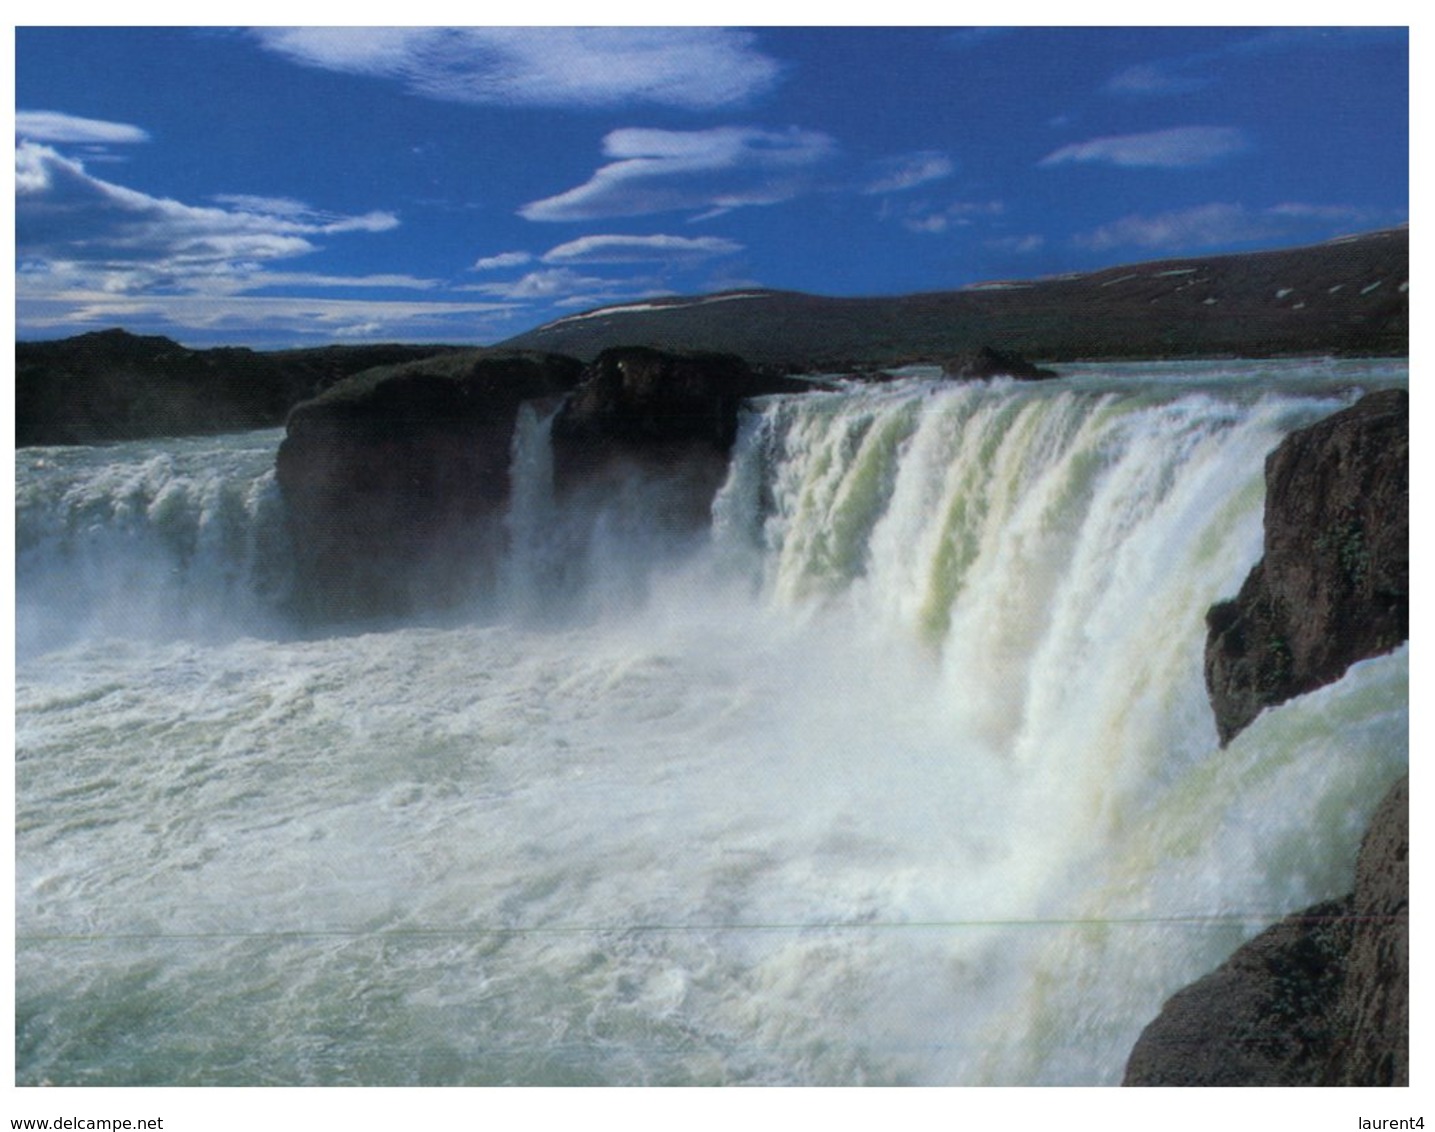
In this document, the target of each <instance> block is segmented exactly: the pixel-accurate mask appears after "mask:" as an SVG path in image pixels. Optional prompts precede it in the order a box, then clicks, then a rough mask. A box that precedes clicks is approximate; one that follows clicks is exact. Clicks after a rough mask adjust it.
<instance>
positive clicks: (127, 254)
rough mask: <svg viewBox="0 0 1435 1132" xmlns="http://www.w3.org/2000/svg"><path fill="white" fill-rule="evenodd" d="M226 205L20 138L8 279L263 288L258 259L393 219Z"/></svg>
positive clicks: (261, 202) (279, 204)
mask: <svg viewBox="0 0 1435 1132" xmlns="http://www.w3.org/2000/svg"><path fill="white" fill-rule="evenodd" d="M226 203H227V205H228V206H227V207H216V206H209V205H190V204H184V203H182V202H180V201H177V200H171V199H168V198H163V197H155V196H151V195H149V194H147V193H143V192H139V191H136V190H134V189H129V188H126V187H125V186H123V185H118V184H115V183H113V182H110V181H105V180H102V179H100V178H98V177H95V176H93V175H92V174H90V173H89V172H87V171H86V169H85V167H84V165H83V164H82V163H81V162H79V161H76V160H73V159H72V158H69V157H66V156H64V155H63V154H61V153H60V152H58V151H57V150H55V149H54V148H52V147H50V146H47V145H41V144H38V143H35V142H28V141H26V142H21V143H20V144H19V145H18V146H17V147H16V150H15V245H16V255H17V260H19V262H21V263H22V264H23V265H24V268H25V269H24V270H23V271H22V272H21V273H20V275H19V280H20V282H19V283H17V286H33V285H34V283H35V281H36V280H37V279H38V278H39V277H41V276H42V275H49V276H51V277H53V278H55V279H63V280H64V285H65V286H67V287H80V288H85V287H88V288H93V289H95V290H99V291H103V292H107V293H111V294H116V293H125V292H139V291H143V290H146V289H154V288H158V289H165V290H168V291H175V290H185V289H199V288H202V287H203V286H205V285H206V284H209V285H213V286H219V287H222V288H224V289H227V290H231V291H232V290H239V289H243V288H245V287H249V286H267V285H270V281H269V280H268V279H262V280H261V278H260V277H261V276H262V275H263V272H264V270H265V266H266V265H268V264H271V263H274V262H276V261H280V260H286V259H290V258H293V257H297V256H302V255H306V254H308V253H310V252H313V251H316V250H317V248H318V245H317V244H316V243H315V242H314V237H318V236H328V235H335V234H340V233H351V232H382V231H386V230H388V229H391V228H393V227H395V226H397V224H398V218H397V217H395V216H394V215H392V214H391V213H387V212H370V213H366V214H363V215H360V216H346V215H341V214H338V213H328V212H323V211H319V210H315V209H312V208H309V207H308V206H305V205H303V204H301V203H300V202H297V201H292V200H287V199H278V198H265V197H231V198H226ZM359 285H362V284H359Z"/></svg>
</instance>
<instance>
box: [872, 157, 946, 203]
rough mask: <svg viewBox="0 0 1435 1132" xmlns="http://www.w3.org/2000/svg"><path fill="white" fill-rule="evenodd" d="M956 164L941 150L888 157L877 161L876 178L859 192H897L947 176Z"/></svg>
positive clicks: (874, 193) (873, 193)
mask: <svg viewBox="0 0 1435 1132" xmlns="http://www.w3.org/2000/svg"><path fill="white" fill-rule="evenodd" d="M955 170H956V165H955V164H954V163H953V162H952V159H951V158H950V157H948V156H947V155H946V154H945V153H941V152H938V151H937V150H922V151H921V152H918V153H908V154H903V155H902V156H901V157H890V158H887V159H886V160H884V161H881V162H878V163H877V169H876V179H875V180H873V181H872V182H870V183H869V184H867V185H866V186H865V187H864V188H863V189H862V192H864V193H866V194H868V195H869V196H870V195H876V194H878V193H901V192H906V191H907V190H908V189H912V188H916V186H918V185H925V184H927V183H928V182H929V181H940V180H942V179H943V178H946V177H950V176H951V175H952V173H953V172H955Z"/></svg>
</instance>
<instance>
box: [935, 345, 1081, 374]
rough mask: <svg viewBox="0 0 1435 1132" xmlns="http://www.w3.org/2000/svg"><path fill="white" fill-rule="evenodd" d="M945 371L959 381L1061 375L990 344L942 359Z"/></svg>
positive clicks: (943, 372) (944, 372) (943, 370)
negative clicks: (994, 347)
mask: <svg viewBox="0 0 1435 1132" xmlns="http://www.w3.org/2000/svg"><path fill="white" fill-rule="evenodd" d="M942 374H943V376H944V377H949V378H955V379H956V380H958V381H980V380H985V379H987V378H992V377H1014V378H1016V379H1017V380H1018V381H1041V380H1044V379H1045V378H1049V377H1057V376H1058V374H1057V372H1056V371H1055V370H1051V369H1043V368H1042V367H1041V366H1036V365H1032V363H1031V362H1029V361H1027V360H1026V359H1025V358H1023V357H1022V356H1021V355H1020V354H1008V353H1006V352H1005V351H1003V350H994V349H992V347H990V346H982V347H981V348H980V349H977V350H967V351H965V352H964V353H961V354H958V355H956V356H955V357H952V358H948V359H947V360H946V361H944V362H943V363H942Z"/></svg>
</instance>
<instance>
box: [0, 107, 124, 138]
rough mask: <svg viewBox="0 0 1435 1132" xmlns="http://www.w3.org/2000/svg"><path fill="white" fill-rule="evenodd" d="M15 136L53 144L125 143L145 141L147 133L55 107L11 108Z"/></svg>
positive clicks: (121, 123)
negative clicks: (13, 111) (80, 116)
mask: <svg viewBox="0 0 1435 1132" xmlns="http://www.w3.org/2000/svg"><path fill="white" fill-rule="evenodd" d="M15 136H16V137H17V138H24V139H26V140H28V141H35V142H53V143H55V144H57V145H63V144H67V143H68V144H78V145H129V144H132V143H136V142H147V141H149V134H147V133H146V132H145V131H144V130H142V129H140V128H139V127H138V126H129V125H126V124H125V123H123V122H103V121H100V120H99V119H97V118H77V117H75V116H74V115H73V114H63V113H60V112H59V111H57V110H17V111H15Z"/></svg>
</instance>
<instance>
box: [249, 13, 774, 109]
mask: <svg viewBox="0 0 1435 1132" xmlns="http://www.w3.org/2000/svg"><path fill="white" fill-rule="evenodd" d="M253 34H254V36H255V37H256V38H257V39H258V40H259V42H260V43H261V44H262V45H263V46H264V47H266V48H268V49H269V50H271V51H274V52H276V53H278V54H280V55H283V56H284V57H286V58H288V59H291V60H293V61H294V62H297V63H301V64H305V65H307V66H313V67H322V68H324V69H326V70H331V71H343V72H348V73H351V74H363V75H374V76H379V77H383V78H390V79H396V80H398V81H400V82H402V83H404V84H405V85H406V86H407V87H408V88H409V89H410V90H411V91H413V92H414V93H415V94H420V95H423V96H425V97H428V98H434V99H440V100H443V101H449V102H470V103H493V104H498V105H519V106H575V105H576V106H619V105H625V104H631V103H649V104H655V105H662V106H677V107H683V108H686V109H691V110H705V109H712V108H715V107H718V106H725V105H731V104H734V103H739V102H742V101H745V100H747V99H749V98H751V97H753V96H755V95H757V94H760V93H762V92H764V91H767V90H769V89H771V88H772V87H773V86H774V85H775V84H776V82H777V81H778V79H779V78H780V76H781V73H782V67H781V65H780V64H779V63H777V62H776V61H775V60H773V59H771V58H769V57H767V56H766V55H763V54H762V53H761V52H760V51H758V50H757V49H756V47H755V46H754V44H755V39H754V36H753V35H752V34H751V33H750V32H743V31H738V30H735V29H732V28H701V27H667V28H645V27H587V28H581V27H580V28H573V27H569V28H564V27H530V28H524V27H465V28H336V27H324V28H258V29H255V30H254V32H253Z"/></svg>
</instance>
